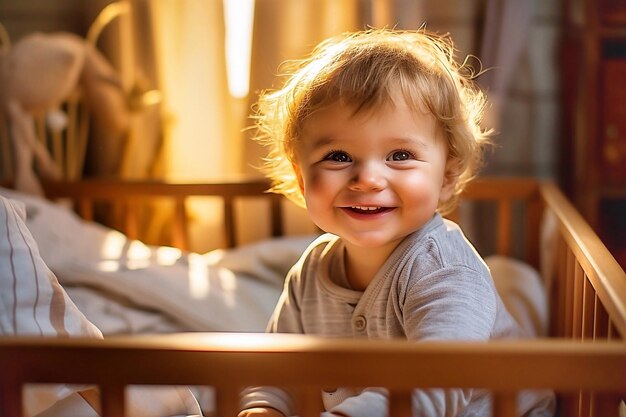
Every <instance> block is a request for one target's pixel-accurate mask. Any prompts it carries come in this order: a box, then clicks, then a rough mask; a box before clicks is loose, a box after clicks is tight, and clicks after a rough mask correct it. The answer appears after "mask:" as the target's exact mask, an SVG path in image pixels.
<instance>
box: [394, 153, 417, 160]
mask: <svg viewBox="0 0 626 417" xmlns="http://www.w3.org/2000/svg"><path fill="white" fill-rule="evenodd" d="M389 159H390V160H391V161H407V160H409V159H414V157H413V154H412V153H411V152H409V151H395V152H394V153H392V154H391V156H390V157H389Z"/></svg>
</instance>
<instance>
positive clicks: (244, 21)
mask: <svg viewBox="0 0 626 417" xmlns="http://www.w3.org/2000/svg"><path fill="white" fill-rule="evenodd" d="M254 1H255V0H223V2H224V3H223V4H224V20H225V22H226V40H225V44H226V64H227V71H228V89H229V90H230V94H231V95H232V96H233V97H236V98H244V97H246V96H247V95H248V91H249V88H250V58H251V52H252V28H253V22H254Z"/></svg>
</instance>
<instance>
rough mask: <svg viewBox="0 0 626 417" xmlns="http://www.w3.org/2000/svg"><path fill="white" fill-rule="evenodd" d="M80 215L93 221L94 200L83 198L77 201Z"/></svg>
mask: <svg viewBox="0 0 626 417" xmlns="http://www.w3.org/2000/svg"><path fill="white" fill-rule="evenodd" d="M77 204H78V214H79V215H80V217H82V218H83V219H85V220H87V221H91V220H93V200H91V199H88V198H81V199H79V200H77Z"/></svg>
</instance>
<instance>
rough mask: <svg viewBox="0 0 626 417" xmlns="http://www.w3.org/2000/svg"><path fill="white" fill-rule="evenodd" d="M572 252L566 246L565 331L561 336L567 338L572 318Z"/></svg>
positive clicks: (570, 335)
mask: <svg viewBox="0 0 626 417" xmlns="http://www.w3.org/2000/svg"><path fill="white" fill-rule="evenodd" d="M574 262H575V258H574V254H573V253H572V251H571V250H570V249H569V248H568V249H567V256H566V264H565V278H564V279H565V300H564V303H565V318H564V319H565V321H564V323H563V324H564V328H565V332H564V334H563V336H565V337H567V338H571V337H572V326H573V318H574V279H573V277H574Z"/></svg>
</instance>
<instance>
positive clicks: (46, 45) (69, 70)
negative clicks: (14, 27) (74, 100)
mask: <svg viewBox="0 0 626 417" xmlns="http://www.w3.org/2000/svg"><path fill="white" fill-rule="evenodd" d="M76 89H80V90H81V92H82V94H83V98H84V103H85V104H86V105H87V107H88V108H89V111H90V112H91V115H92V120H94V119H95V123H94V124H95V125H97V126H98V127H99V128H105V129H108V130H110V131H111V132H112V133H113V134H119V135H124V134H125V133H126V132H127V130H128V126H129V119H130V115H129V110H128V106H127V105H126V98H125V94H124V92H123V90H122V87H121V83H120V81H119V77H118V75H117V73H116V72H115V70H114V69H113V68H112V67H111V65H110V64H109V63H108V62H107V60H106V59H105V58H104V57H103V56H102V55H101V54H100V53H99V52H98V51H97V50H96V49H95V48H94V47H93V45H91V44H89V43H87V42H86V41H85V40H84V39H82V38H80V37H79V36H76V35H73V34H69V33H52V34H43V33H33V34H31V35H28V36H26V37H24V38H22V39H20V40H19V41H18V42H16V43H15V44H14V45H13V47H12V48H10V49H9V51H8V52H7V53H6V54H4V55H3V56H0V108H1V109H2V111H4V112H5V116H6V119H7V121H8V124H9V128H10V132H11V140H12V144H13V150H14V167H15V187H16V188H17V189H20V190H22V191H26V192H30V193H33V194H40V195H41V194H43V193H42V189H41V185H40V184H39V178H42V179H59V178H60V177H61V167H58V166H57V165H56V164H55V163H54V162H53V160H52V158H51V157H50V154H49V152H48V150H47V148H46V146H45V145H44V143H43V142H42V141H40V140H37V137H36V134H35V128H34V120H33V118H34V116H35V115H41V114H44V115H46V120H47V125H48V126H47V127H48V129H49V130H52V131H54V130H56V131H61V130H63V129H64V128H65V124H66V118H65V116H64V114H63V112H62V111H61V110H60V109H61V104H62V103H63V102H64V101H65V100H66V99H67V98H68V97H69V96H70V95H71V94H73V93H74V92H75V90H76ZM33 167H36V170H37V171H36V172H35V171H34V169H33ZM38 176H39V177H38Z"/></svg>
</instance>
